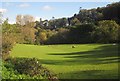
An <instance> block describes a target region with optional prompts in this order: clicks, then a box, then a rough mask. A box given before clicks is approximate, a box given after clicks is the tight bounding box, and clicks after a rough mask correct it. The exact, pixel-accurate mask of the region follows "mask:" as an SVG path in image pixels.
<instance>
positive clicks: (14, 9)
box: [0, 2, 112, 24]
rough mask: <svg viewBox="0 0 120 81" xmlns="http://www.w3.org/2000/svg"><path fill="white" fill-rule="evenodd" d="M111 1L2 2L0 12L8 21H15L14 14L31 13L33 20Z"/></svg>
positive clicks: (65, 13)
mask: <svg viewBox="0 0 120 81" xmlns="http://www.w3.org/2000/svg"><path fill="white" fill-rule="evenodd" d="M110 3H112V2H2V3H0V5H1V6H0V12H2V13H3V19H5V18H8V19H9V23H11V24H12V23H15V21H16V16H17V15H18V14H21V15H32V16H34V18H35V20H39V19H40V18H42V20H45V19H48V20H49V19H51V18H52V17H53V16H54V17H55V18H62V17H71V16H73V15H74V14H75V13H76V14H77V13H78V12H79V8H80V7H82V9H91V8H97V7H105V6H106V5H107V4H110Z"/></svg>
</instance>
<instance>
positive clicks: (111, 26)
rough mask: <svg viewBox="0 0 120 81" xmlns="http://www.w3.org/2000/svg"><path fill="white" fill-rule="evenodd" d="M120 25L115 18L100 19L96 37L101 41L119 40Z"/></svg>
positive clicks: (111, 41) (95, 33)
mask: <svg viewBox="0 0 120 81" xmlns="http://www.w3.org/2000/svg"><path fill="white" fill-rule="evenodd" d="M119 28H120V26H119V25H118V24H117V23H116V22H115V21H113V20H103V21H99V23H98V26H97V27H96V29H95V31H94V39H95V40H96V41H97V42H100V43H113V42H117V41H118V32H119Z"/></svg>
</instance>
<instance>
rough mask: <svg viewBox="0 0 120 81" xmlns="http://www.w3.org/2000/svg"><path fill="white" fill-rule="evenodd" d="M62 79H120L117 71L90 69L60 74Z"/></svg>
mask: <svg viewBox="0 0 120 81" xmlns="http://www.w3.org/2000/svg"><path fill="white" fill-rule="evenodd" d="M59 78H60V79H118V78H119V77H118V72H117V71H108V70H88V71H77V72H69V73H62V74H59Z"/></svg>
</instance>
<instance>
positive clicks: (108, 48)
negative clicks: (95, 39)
mask: <svg viewBox="0 0 120 81" xmlns="http://www.w3.org/2000/svg"><path fill="white" fill-rule="evenodd" d="M74 46H75V48H72V45H44V46H37V45H25V44H17V45H16V46H15V47H14V49H13V50H12V53H11V56H13V57H28V58H33V57H36V58H39V59H41V63H42V64H43V65H44V66H45V67H47V68H49V69H50V70H51V71H53V72H54V73H56V74H58V77H59V78H60V79H114V78H118V63H119V62H118V59H119V57H118V45H112V44H76V45H74Z"/></svg>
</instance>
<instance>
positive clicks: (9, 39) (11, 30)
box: [2, 19, 18, 59]
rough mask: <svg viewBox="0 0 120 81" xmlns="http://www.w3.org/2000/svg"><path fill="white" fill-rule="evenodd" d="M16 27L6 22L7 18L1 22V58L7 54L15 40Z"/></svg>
mask: <svg viewBox="0 0 120 81" xmlns="http://www.w3.org/2000/svg"><path fill="white" fill-rule="evenodd" d="M17 32H18V29H17V27H16V25H11V24H9V23H8V19H7V20H5V21H4V23H3V24H2V40H4V41H2V55H3V59H4V58H6V57H7V56H8V54H9V53H10V51H11V49H12V48H13V46H14V44H15V43H16V41H17Z"/></svg>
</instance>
